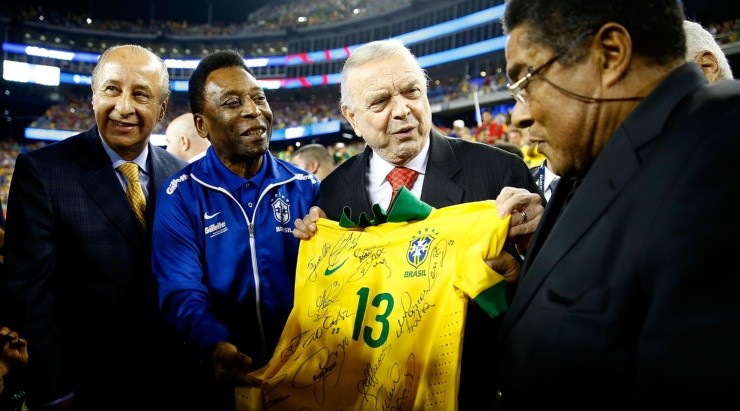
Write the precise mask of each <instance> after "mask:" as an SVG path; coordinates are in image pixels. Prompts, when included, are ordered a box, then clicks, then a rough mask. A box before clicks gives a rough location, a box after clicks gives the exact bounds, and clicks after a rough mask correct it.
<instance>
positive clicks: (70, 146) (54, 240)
mask: <svg viewBox="0 0 740 411" xmlns="http://www.w3.org/2000/svg"><path fill="white" fill-rule="evenodd" d="M149 153H150V154H149V158H148V160H147V161H148V164H149V170H150V171H151V178H150V185H149V187H148V193H149V197H148V202H147V219H148V220H149V221H151V219H152V213H153V210H154V203H155V195H156V193H157V192H158V191H159V186H160V185H161V183H162V181H163V180H164V179H165V178H166V177H169V176H170V175H171V174H174V173H175V172H177V171H178V170H180V168H182V167H183V166H184V165H185V163H184V162H183V161H182V160H179V159H177V158H175V157H174V156H172V155H170V154H169V153H167V152H165V151H164V150H163V149H162V148H160V147H157V146H154V145H152V144H150V145H149ZM150 226H151V225H150ZM6 228H7V234H6V261H5V264H6V270H7V276H8V286H9V288H10V289H11V290H12V291H14V292H15V293H17V295H18V296H19V297H20V298H21V300H22V302H23V305H22V306H21V307H19V310H18V311H19V312H18V313H17V314H18V315H19V316H20V317H21V319H22V320H23V321H22V324H23V325H22V330H21V331H22V333H23V335H24V336H25V337H26V338H27V339H28V342H29V356H30V358H31V359H30V363H29V369H28V371H29V373H30V383H31V386H30V389H31V397H32V398H36V399H38V400H41V401H46V400H52V399H55V398H59V397H60V396H62V395H64V394H66V393H68V392H70V391H73V390H74V391H75V392H76V394H77V399H78V403H79V405H82V406H83V409H88V408H94V407H97V408H96V409H106V410H110V409H125V408H128V407H134V408H129V409H139V408H140V407H142V404H146V407H149V406H152V407H154V405H155V404H165V405H166V404H168V403H169V401H172V398H166V399H165V398H162V397H163V396H164V395H167V394H166V389H165V386H163V385H166V384H171V383H174V382H176V381H177V380H176V377H177V374H176V372H177V367H176V366H174V365H173V364H175V358H173V355H174V354H176V351H177V349H178V348H179V345H176V342H175V339H174V337H173V334H172V333H171V331H170V330H168V329H167V328H165V327H164V326H163V324H164V323H163V322H162V321H161V316H160V314H159V310H158V306H157V297H156V292H155V282H154V278H153V275H152V272H151V262H150V253H151V244H150V238H151V237H150V235H149V233H145V232H143V231H142V230H141V229H140V228H139V226H138V225H137V222H136V219H135V217H134V214H133V211H132V210H131V207H130V206H129V203H128V201H127V199H126V195H125V192H124V190H123V188H122V187H121V183H120V182H119V180H118V178H117V177H116V174H115V171H114V170H113V168H112V164H111V161H110V159H109V157H108V155H107V154H106V152H105V151H104V149H103V144H102V142H101V140H100V137H99V135H98V130H97V127H94V128H92V129H91V130H89V131H87V132H83V133H80V134H78V135H75V136H73V137H70V138H68V139H66V140H63V141H60V142H57V143H54V144H51V145H48V146H46V147H43V148H41V149H38V150H36V151H33V152H30V153H28V154H20V155H19V156H18V158H17V161H16V165H15V171H14V174H13V180H12V184H11V188H10V194H9V200H8V215H7V224H6ZM169 367H174V368H169ZM131 376H133V379H130V378H131ZM175 399H176V398H175ZM165 400H166V401H165ZM152 401H153V402H152Z"/></svg>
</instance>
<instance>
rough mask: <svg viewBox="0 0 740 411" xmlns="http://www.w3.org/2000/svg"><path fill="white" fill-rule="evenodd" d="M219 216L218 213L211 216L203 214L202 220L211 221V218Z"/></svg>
mask: <svg viewBox="0 0 740 411" xmlns="http://www.w3.org/2000/svg"><path fill="white" fill-rule="evenodd" d="M219 214H221V212H220V211H219V212H218V213H215V214H211V215H208V213H203V218H205V219H206V220H210V219H212V218H213V217H215V216H217V215H219Z"/></svg>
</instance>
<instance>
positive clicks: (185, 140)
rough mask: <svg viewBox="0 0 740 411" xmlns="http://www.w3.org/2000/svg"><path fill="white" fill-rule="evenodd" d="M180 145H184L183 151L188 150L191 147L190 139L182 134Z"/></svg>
mask: <svg viewBox="0 0 740 411" xmlns="http://www.w3.org/2000/svg"><path fill="white" fill-rule="evenodd" d="M180 145H181V146H182V151H187V150H188V149H189V148H190V139H189V138H188V137H187V136H184V135H181V136H180Z"/></svg>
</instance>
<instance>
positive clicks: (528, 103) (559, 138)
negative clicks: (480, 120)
mask: <svg viewBox="0 0 740 411" xmlns="http://www.w3.org/2000/svg"><path fill="white" fill-rule="evenodd" d="M683 19H684V16H683V12H682V7H681V3H680V2H679V1H676V0H614V1H594V0H575V1H563V0H548V1H540V0H510V1H509V2H508V3H507V8H506V12H505V16H504V25H505V28H506V30H507V32H508V34H509V37H508V41H507V45H506V61H507V63H506V64H507V65H506V68H507V73H508V76H509V78H510V79H511V84H510V85H509V90H510V91H511V92H512V93H513V94H514V96H515V97H516V99H517V103H516V109H515V110H514V111H513V116H512V122H513V124H514V125H516V126H517V127H529V130H530V139H531V141H532V142H533V143H538V144H539V149H540V150H541V152H542V153H543V154H544V155H545V156H546V157H547V162H548V164H549V165H550V166H551V167H552V170H553V171H554V172H555V173H556V174H558V175H560V176H561V182H560V184H559V185H558V188H557V190H556V191H555V194H554V195H553V197H552V198H550V201H549V203H548V206H547V209H546V211H545V214H544V215H543V217H542V221H541V223H540V226H539V227H538V229H537V232H536V233H535V234H534V237H533V239H532V242H531V244H530V248H529V250H528V254H527V256H526V259H525V262H524V265H523V266H522V271H521V274H520V277H519V281H518V284H517V287H518V288H517V291H516V293H515V295H514V299H513V301H512V303H511V306H510V309H509V312H508V313H507V314H506V318H505V319H504V323H503V325H502V328H501V331H500V334H499V336H500V340H499V345H498V350H497V352H498V353H499V355H500V358H501V361H502V368H501V370H500V372H499V373H498V380H497V383H496V385H497V388H498V391H497V393H496V398H497V399H498V401H497V403H496V405H497V407H496V408H498V409H503V410H541V409H547V408H551V407H553V406H557V405H560V406H563V407H567V408H568V409H571V410H585V409H589V410H594V409H599V410H627V409H630V410H638V409H639V410H647V409H654V408H658V407H660V408H665V409H676V408H682V409H683V408H687V409H738V408H740V397H739V396H738V395H737V388H738V387H740V372H738V370H740V355H738V347H740V333H738V332H737V328H738V324H740V294H739V293H738V290H740V275H738V274H739V273H740V262H739V261H740V260H738V259H735V258H734V253H736V252H737V245H738V241H737V238H736V237H737V233H738V231H739V230H740V213H738V212H737V211H736V210H734V207H733V206H734V204H736V202H737V198H738V197H739V196H740V184H738V183H737V178H736V175H737V171H736V168H737V167H736V166H737V160H736V156H737V153H738V151H740V122H738V120H737V119H738V117H739V116H740V83H739V82H737V81H734V80H723V81H719V82H716V83H714V84H711V85H710V84H708V83H707V79H706V78H704V76H703V75H702V72H701V70H700V69H699V68H698V67H697V65H696V64H694V63H693V62H686V60H685V53H686V43H685V36H684V31H683V27H682V25H683Z"/></svg>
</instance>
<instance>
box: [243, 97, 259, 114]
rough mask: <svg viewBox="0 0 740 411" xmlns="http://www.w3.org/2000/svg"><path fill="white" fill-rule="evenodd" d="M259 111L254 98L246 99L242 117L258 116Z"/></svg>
mask: <svg viewBox="0 0 740 411" xmlns="http://www.w3.org/2000/svg"><path fill="white" fill-rule="evenodd" d="M259 112H260V111H259V109H258V108H257V104H255V102H254V101H253V100H252V99H250V98H248V99H246V100H245V102H244V105H243V106H242V117H257V116H258V115H259Z"/></svg>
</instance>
